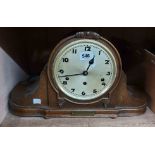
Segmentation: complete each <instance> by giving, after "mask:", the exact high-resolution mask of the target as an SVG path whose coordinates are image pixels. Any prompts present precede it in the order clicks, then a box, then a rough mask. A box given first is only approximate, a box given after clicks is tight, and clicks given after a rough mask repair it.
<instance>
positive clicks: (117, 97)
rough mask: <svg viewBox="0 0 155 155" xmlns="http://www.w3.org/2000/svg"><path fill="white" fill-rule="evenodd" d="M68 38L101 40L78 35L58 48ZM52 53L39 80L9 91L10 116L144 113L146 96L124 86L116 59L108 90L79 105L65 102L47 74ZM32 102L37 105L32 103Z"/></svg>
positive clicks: (90, 36)
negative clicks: (116, 71)
mask: <svg viewBox="0 0 155 155" xmlns="http://www.w3.org/2000/svg"><path fill="white" fill-rule="evenodd" d="M71 38H76V39H77V38H86V39H96V40H97V39H103V38H102V37H101V36H99V35H97V34H96V33H93V32H81V33H77V34H75V35H74V36H72V37H69V38H67V39H65V40H63V41H62V42H60V43H59V44H58V46H59V45H60V44H62V43H64V42H66V41H67V40H68V39H71ZM107 42H108V41H107ZM109 44H110V43H109ZM58 46H56V48H55V49H54V50H53V52H55V50H56V49H57V47H58ZM53 52H52V53H51V57H50V58H49V62H48V64H47V65H45V67H44V69H43V71H42V72H41V74H40V76H39V77H35V78H32V79H28V80H26V81H23V82H21V83H19V84H18V85H17V86H16V87H15V88H14V89H13V91H12V92H11V94H10V101H9V108H10V110H11V112H12V113H14V114H16V115H19V116H42V117H45V118H48V117H78V116H80V117H88V116H89V117H117V116H134V115H137V114H142V113H144V112H145V110H146V94H145V93H143V92H141V91H140V90H139V89H137V88H136V87H135V86H130V85H127V77H126V75H125V73H124V72H123V70H122V68H121V60H120V58H119V57H117V62H118V63H117V65H118V66H117V67H118V70H119V72H118V75H117V77H116V81H115V83H114V85H113V86H112V88H111V89H109V91H108V92H107V93H106V94H104V95H103V96H102V97H100V98H99V99H98V100H94V101H92V102H88V103H83V102H81V103H80V104H79V103H78V102H75V101H73V100H72V99H68V98H67V97H66V96H65V95H64V94H63V93H62V92H60V90H58V89H55V85H54V83H53V79H52V78H51V77H50V76H51V74H50V72H49V67H50V64H51V62H52V61H53V59H52V58H53ZM116 55H117V54H116ZM35 99H37V100H39V101H40V102H38V103H35V102H34V100H35Z"/></svg>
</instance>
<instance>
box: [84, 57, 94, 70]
mask: <svg viewBox="0 0 155 155" xmlns="http://www.w3.org/2000/svg"><path fill="white" fill-rule="evenodd" d="M94 58H95V55H94V57H93V58H92V59H91V60H90V61H89V66H88V67H87V69H86V71H88V69H89V67H90V66H91V65H92V64H94Z"/></svg>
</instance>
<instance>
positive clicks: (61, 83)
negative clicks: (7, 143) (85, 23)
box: [52, 39, 117, 101]
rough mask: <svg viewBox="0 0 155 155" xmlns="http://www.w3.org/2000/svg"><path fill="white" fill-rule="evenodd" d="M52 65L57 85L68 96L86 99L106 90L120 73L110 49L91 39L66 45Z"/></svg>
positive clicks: (90, 98)
mask: <svg viewBox="0 0 155 155" xmlns="http://www.w3.org/2000/svg"><path fill="white" fill-rule="evenodd" d="M52 67H53V78H54V80H55V82H56V85H57V87H58V88H59V89H60V90H61V91H62V92H63V93H64V94H66V95H67V96H68V97H70V98H73V99H76V100H85V101H86V100H92V99H96V98H98V97H100V96H101V95H103V94H104V93H106V92H107V91H108V90H109V89H110V88H111V86H112V85H113V83H114V81H115V78H116V73H117V67H116V61H115V58H114V56H113V55H112V52H111V51H110V49H108V48H107V47H106V46H104V44H102V43H100V42H98V41H95V40H91V39H80V40H77V41H73V42H71V43H69V44H68V45H66V46H64V47H63V48H62V49H61V50H60V51H59V52H58V54H57V55H56V57H55V60H54V63H53V66H52Z"/></svg>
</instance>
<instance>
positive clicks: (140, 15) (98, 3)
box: [0, 0, 155, 155]
mask: <svg viewBox="0 0 155 155" xmlns="http://www.w3.org/2000/svg"><path fill="white" fill-rule="evenodd" d="M154 7H155V5H154V1H153V0H152V1H151V0H147V1H142V0H141V1H140V0H137V1H136V0H128V1H127V0H106V1H104V0H94V1H91V0H88V1H87V0H78V1H74V0H61V1H60V0H56V1H52V0H44V1H43V0H42V1H41V0H25V1H22V0H5V1H0V26H18V27H20V26H37V27H38V26H48V27H49V26H61V27H66V26H69V27H74V26H81V27H87V26H89V27H96V26H97V27H98V26H101V27H106V26H108V27H109V26H110V27H118V26H121V27H132V26H134V27H135V26H136V27H139V26H140V27H146V26H147V27H148V26H149V27H150V26H151V27H152V26H155V17H154V15H155V11H154V10H155V9H154ZM154 140H155V129H154V128H114V127H113V128H88V127H87V128H1V129H0V154H1V155H5V154H6V155H11V154H15V155H21V154H22V155H29V154H33V155H63V154H66V155H83V154H84V155H92V154H95V155H101V154H105V155H109V154H115V155H116V154H119V155H132V154H134V155H143V154H145V155H146V154H148V155H154V154H155V142H154Z"/></svg>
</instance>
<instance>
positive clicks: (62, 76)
mask: <svg viewBox="0 0 155 155" xmlns="http://www.w3.org/2000/svg"><path fill="white" fill-rule="evenodd" d="M77 75H83V73H80V74H70V75H62V76H58V77H67V76H77Z"/></svg>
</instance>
